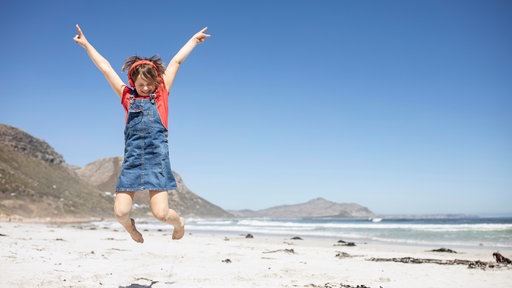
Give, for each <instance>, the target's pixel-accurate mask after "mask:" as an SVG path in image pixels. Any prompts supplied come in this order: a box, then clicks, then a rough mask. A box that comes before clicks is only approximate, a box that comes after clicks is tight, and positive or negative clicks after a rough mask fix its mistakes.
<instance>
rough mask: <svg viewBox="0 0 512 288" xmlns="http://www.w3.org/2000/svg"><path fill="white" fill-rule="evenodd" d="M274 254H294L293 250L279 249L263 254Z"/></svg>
mask: <svg viewBox="0 0 512 288" xmlns="http://www.w3.org/2000/svg"><path fill="white" fill-rule="evenodd" d="M276 252H285V253H288V254H295V250H293V249H279V250H273V251H266V252H263V253H276Z"/></svg>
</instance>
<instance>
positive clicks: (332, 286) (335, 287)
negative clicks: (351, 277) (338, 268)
mask: <svg viewBox="0 0 512 288" xmlns="http://www.w3.org/2000/svg"><path fill="white" fill-rule="evenodd" d="M304 287H310V288H371V287H370V286H366V285H355V286H353V285H347V284H343V283H339V284H336V283H325V284H324V285H315V284H309V285H306V286H304ZM379 287H380V288H382V286H379Z"/></svg>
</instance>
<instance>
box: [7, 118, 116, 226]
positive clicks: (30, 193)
mask: <svg viewBox="0 0 512 288" xmlns="http://www.w3.org/2000/svg"><path fill="white" fill-rule="evenodd" d="M112 205H113V201H112V198H110V197H106V196H105V194H104V193H101V192H100V191H99V190H98V189H96V188H95V187H93V186H91V185H89V184H88V183H86V182H84V181H82V180H81V179H80V178H79V177H78V176H77V175H76V173H75V172H74V171H73V170H72V169H71V168H70V167H69V166H68V165H67V164H66V163H65V161H64V159H63V157H62V155H60V154H59V153H57V152H56V151H55V150H54V149H53V148H52V147H51V146H50V145H48V143H46V142H45V141H43V140H41V139H38V138H35V137H33V136H31V135H29V134H28V133H26V132H24V131H22V130H19V129H17V128H15V127H12V126H8V125H3V124H0V217H2V218H17V217H38V218H48V217H49V218H63V217H69V218H77V217H80V218H88V217H94V218H100V217H110V216H111V215H112V212H111V211H112Z"/></svg>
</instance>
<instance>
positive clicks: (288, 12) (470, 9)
mask: <svg viewBox="0 0 512 288" xmlns="http://www.w3.org/2000/svg"><path fill="white" fill-rule="evenodd" d="M142 3H143V4H142ZM0 11H2V12H1V14H2V17H0V21H1V23H0V24H1V25H0V36H1V39H2V45H1V48H0V49H1V51H2V53H0V57H1V62H2V65H1V68H0V88H1V90H2V96H1V97H2V102H1V103H2V104H1V106H2V113H0V123H3V124H8V125H13V126H16V127H18V128H20V129H22V130H24V131H26V132H28V133H30V134H32V135H34V136H36V137H39V138H42V139H44V140H46V141H47V142H48V143H49V144H50V145H52V146H53V147H54V148H55V149H56V150H57V151H58V152H59V153H61V154H62V155H63V156H64V158H65V159H66V161H67V162H68V163H70V164H74V165H78V166H83V165H85V164H87V163H90V162H93V161H95V160H97V159H100V158H104V157H111V156H118V155H122V153H123V145H124V144H123V129H124V111H123V109H122V107H121V105H120V101H119V99H118V98H117V96H116V95H115V94H114V93H113V91H112V90H111V88H110V86H109V85H108V83H107V81H106V80H105V79H104V78H103V76H102V74H101V73H100V72H99V71H98V70H97V69H96V67H95V66H94V65H93V64H92V62H91V61H90V60H89V58H88V57H87V55H86V53H85V51H84V50H83V49H82V48H81V47H79V46H78V45H77V44H75V43H74V42H73V40H72V38H73V37H74V35H75V34H76V31H75V28H74V25H75V24H76V23H78V24H80V25H81V27H82V29H83V31H84V33H85V35H86V37H87V38H88V39H89V41H90V42H91V43H92V44H93V45H94V46H95V47H96V48H97V49H98V50H99V51H100V53H102V54H103V55H104V56H105V57H106V58H107V59H108V60H109V61H110V63H111V64H112V66H113V67H114V68H115V69H117V70H118V71H119V73H121V66H122V63H123V61H124V59H125V58H127V57H128V56H131V55H135V54H137V55H142V56H151V55H153V54H159V55H160V56H161V57H162V58H163V60H164V61H165V62H166V63H167V62H168V61H169V60H170V59H171V58H172V56H173V55H174V53H176V52H177V51H178V49H179V48H180V47H181V46H182V45H183V44H184V43H185V42H186V41H187V40H188V39H189V38H190V37H191V36H192V35H193V34H194V33H195V32H197V31H199V30H200V29H201V28H202V27H204V26H208V27H209V30H208V32H209V33H211V34H212V35H213V36H212V38H210V39H208V40H207V41H206V42H205V43H204V44H201V45H200V46H198V47H197V48H196V50H194V52H193V53H192V54H191V55H190V57H189V58H188V59H187V60H186V61H185V63H184V64H183V65H182V67H181V68H180V71H179V73H178V76H177V78H176V81H175V83H174V86H173V89H172V91H171V98H170V142H171V149H170V150H171V151H170V153H171V165H172V168H173V169H174V170H176V171H177V172H178V173H179V174H180V175H181V176H182V177H183V178H184V180H185V183H186V184H187V186H188V187H189V188H190V189H191V190H192V191H194V192H195V193H196V194H199V195H200V196H202V197H203V198H205V199H207V200H209V201H210V202H213V203H215V204H217V205H219V206H221V207H223V208H225V209H244V208H250V209H263V208H267V207H271V206H276V205H281V204H294V203H300V202H305V201H308V200H310V199H313V198H316V197H324V198H326V199H328V200H331V201H335V202H355V203H359V204H361V205H364V206H367V207H368V208H370V209H371V210H372V211H374V212H376V213H386V214H389V213H491V214H495V213H512V208H511V206H510V203H512V129H511V127H512V125H511V124H512V112H511V111H512V81H511V79H512V53H511V52H512V30H511V29H510V27H512V2H510V1H472V0H469V1H453V0H450V1H432V0H429V1H341V0H340V1H312V0H311V1H117V2H116V1H5V0H2V1H1V2H0ZM122 79H124V80H125V81H126V75H125V74H122Z"/></svg>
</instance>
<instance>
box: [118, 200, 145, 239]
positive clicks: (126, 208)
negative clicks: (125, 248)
mask: <svg viewBox="0 0 512 288" xmlns="http://www.w3.org/2000/svg"><path fill="white" fill-rule="evenodd" d="M133 196H135V192H117V193H116V201H115V202H114V212H115V214H116V219H117V221H119V223H121V225H123V227H124V229H126V231H127V232H128V233H130V236H131V237H132V239H133V240H134V241H135V242H138V243H143V242H144V238H142V234H140V232H139V231H137V228H135V220H133V219H131V218H130V211H131V210H132V203H133Z"/></svg>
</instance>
